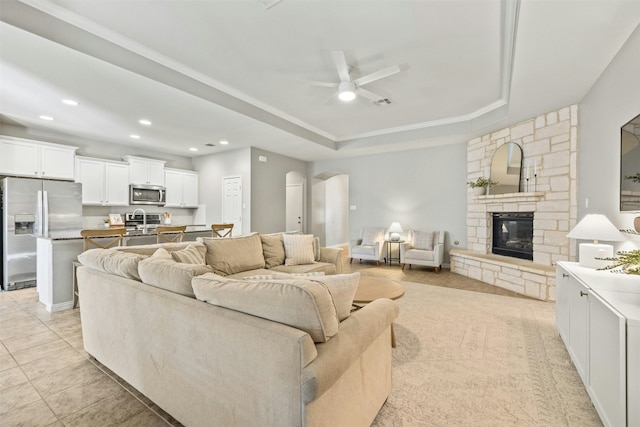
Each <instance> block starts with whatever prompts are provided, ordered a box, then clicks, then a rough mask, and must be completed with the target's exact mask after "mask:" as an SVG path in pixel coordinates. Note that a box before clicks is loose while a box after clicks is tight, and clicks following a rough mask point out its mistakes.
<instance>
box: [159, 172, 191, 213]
mask: <svg viewBox="0 0 640 427" xmlns="http://www.w3.org/2000/svg"><path fill="white" fill-rule="evenodd" d="M164 182H165V187H166V189H167V202H166V204H165V206H166V207H176V208H196V207H198V173H197V172H194V171H189V170H182V169H168V168H167V169H165V170H164Z"/></svg>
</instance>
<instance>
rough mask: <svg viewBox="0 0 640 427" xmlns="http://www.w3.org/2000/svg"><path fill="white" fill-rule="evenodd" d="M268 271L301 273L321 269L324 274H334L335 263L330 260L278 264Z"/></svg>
mask: <svg viewBox="0 0 640 427" xmlns="http://www.w3.org/2000/svg"><path fill="white" fill-rule="evenodd" d="M269 271H278V272H280V273H289V274H303V273H313V272H317V271H323V272H324V273H325V274H336V265H335V264H334V263H331V262H314V263H313V264H301V265H279V266H277V267H273V268H270V269H269Z"/></svg>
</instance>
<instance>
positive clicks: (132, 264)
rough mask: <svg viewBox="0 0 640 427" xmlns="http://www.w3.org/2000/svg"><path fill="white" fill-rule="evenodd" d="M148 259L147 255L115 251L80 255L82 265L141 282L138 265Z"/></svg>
mask: <svg viewBox="0 0 640 427" xmlns="http://www.w3.org/2000/svg"><path fill="white" fill-rule="evenodd" d="M144 258H147V256H145V255H140V254H136V253H127V252H122V251H118V250H115V249H99V248H98V249H89V250H88V251H85V252H82V253H81V254H80V255H78V261H80V262H81V263H82V265H86V266H87V267H91V268H93V269H95V270H99V271H104V272H105V273H111V274H115V275H116V276H121V277H126V278H127V279H133V280H137V281H140V275H139V274H138V263H139V262H140V261H141V260H142V259H144Z"/></svg>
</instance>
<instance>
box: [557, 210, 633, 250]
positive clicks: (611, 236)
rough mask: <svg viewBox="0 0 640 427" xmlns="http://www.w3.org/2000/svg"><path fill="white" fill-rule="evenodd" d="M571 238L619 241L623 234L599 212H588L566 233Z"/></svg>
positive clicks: (622, 238) (595, 241)
mask: <svg viewBox="0 0 640 427" xmlns="http://www.w3.org/2000/svg"><path fill="white" fill-rule="evenodd" d="M567 237H570V238H572V239H582V240H593V241H594V243H596V244H597V243H598V240H604V241H607V242H620V241H622V240H624V236H623V234H622V233H621V232H620V230H618V229H617V228H616V226H615V225H613V224H612V223H611V221H609V219H608V218H607V217H606V216H604V215H601V214H588V215H585V217H584V218H582V219H581V220H580V222H578V224H576V226H575V227H573V229H572V230H571V231H570V232H569V234H567Z"/></svg>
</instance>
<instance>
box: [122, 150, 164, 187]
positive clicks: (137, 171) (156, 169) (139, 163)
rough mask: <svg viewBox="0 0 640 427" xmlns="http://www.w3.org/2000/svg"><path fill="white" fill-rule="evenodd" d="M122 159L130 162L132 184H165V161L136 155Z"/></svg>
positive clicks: (130, 181) (130, 180)
mask: <svg viewBox="0 0 640 427" xmlns="http://www.w3.org/2000/svg"><path fill="white" fill-rule="evenodd" d="M122 159H123V160H124V161H126V162H128V163H129V183H130V184H148V185H164V164H165V162H164V161H162V160H154V159H147V158H144V157H136V156H123V157H122Z"/></svg>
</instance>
